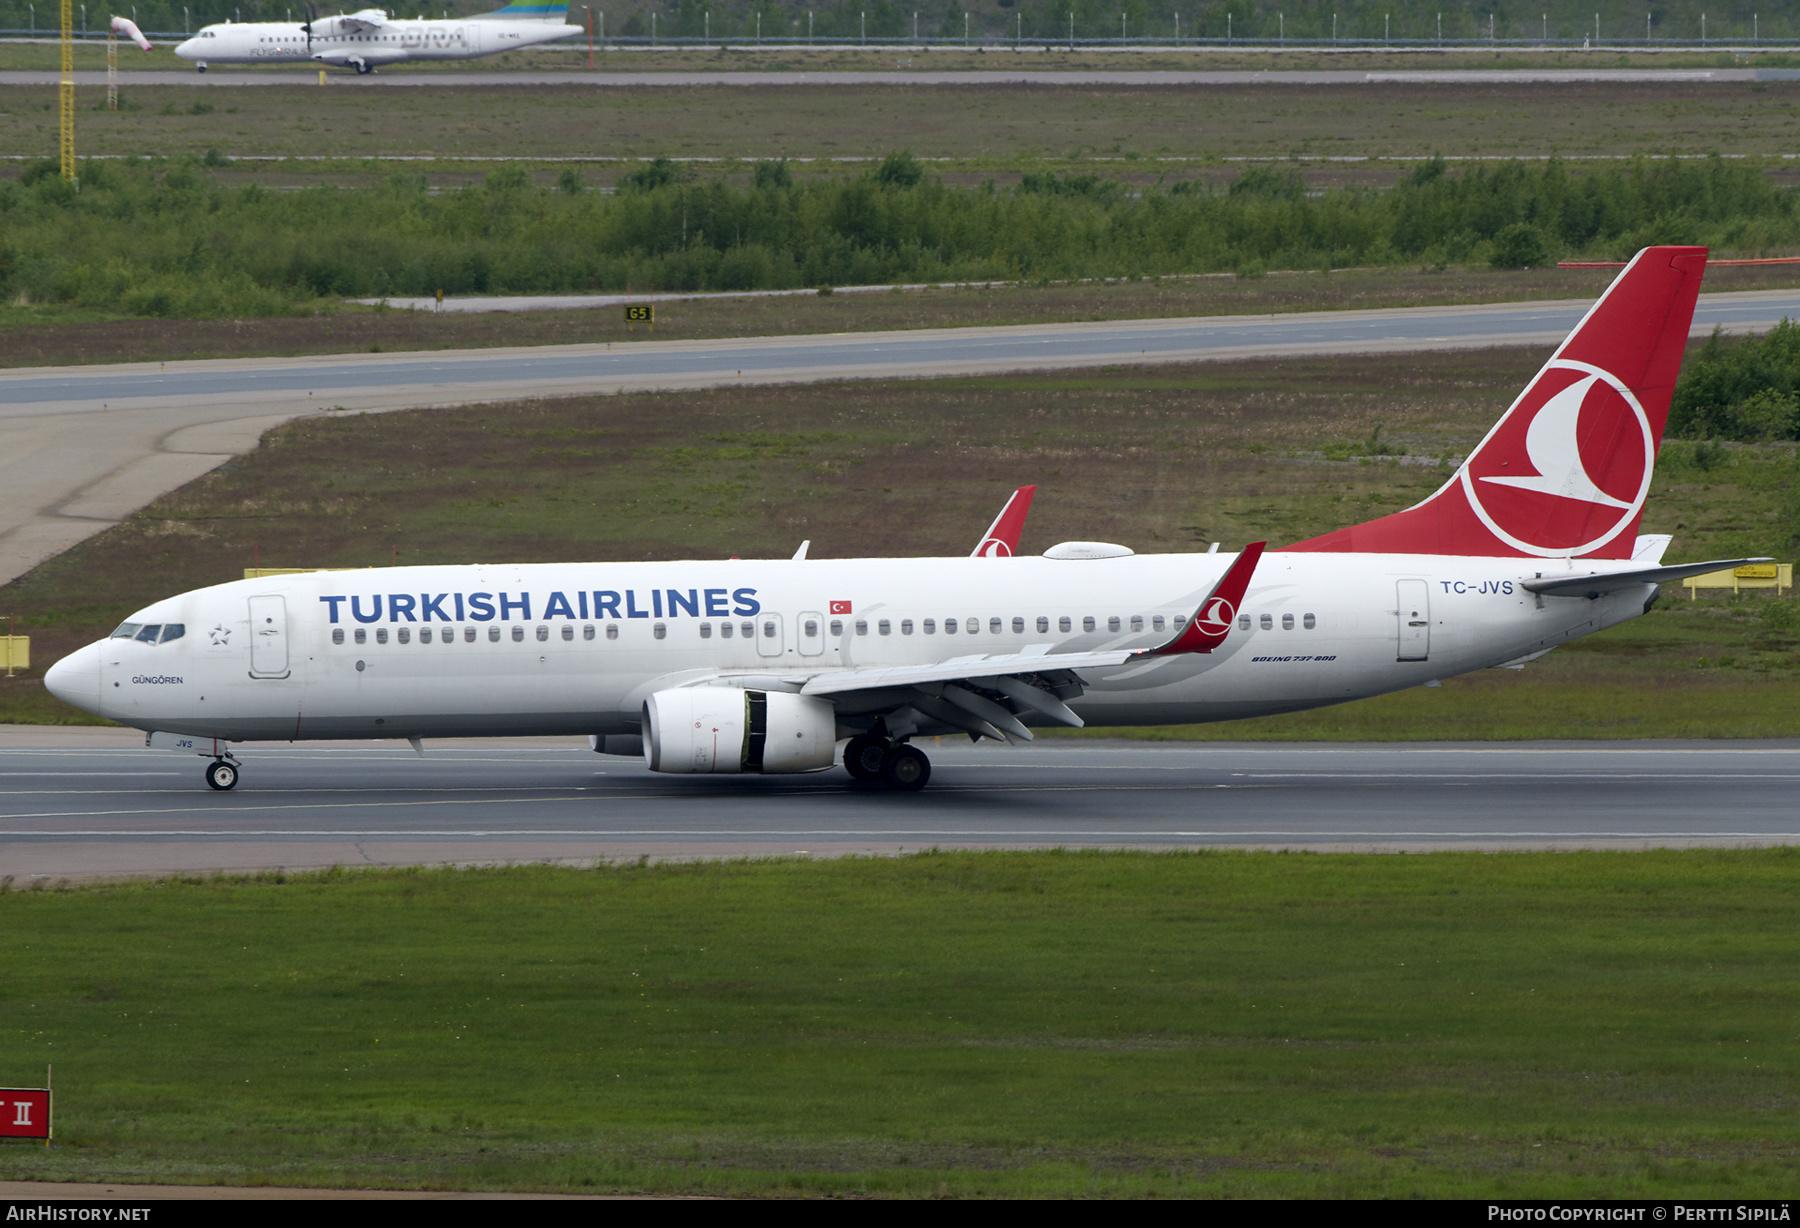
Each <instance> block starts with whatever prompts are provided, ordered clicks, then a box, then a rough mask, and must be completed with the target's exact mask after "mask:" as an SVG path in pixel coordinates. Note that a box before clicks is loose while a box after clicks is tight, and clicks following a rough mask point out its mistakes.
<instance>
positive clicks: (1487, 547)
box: [46, 247, 1754, 789]
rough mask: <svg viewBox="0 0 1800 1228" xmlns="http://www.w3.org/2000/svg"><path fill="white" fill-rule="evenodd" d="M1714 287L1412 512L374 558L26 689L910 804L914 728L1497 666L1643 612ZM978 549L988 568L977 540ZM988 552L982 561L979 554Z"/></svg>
mask: <svg viewBox="0 0 1800 1228" xmlns="http://www.w3.org/2000/svg"><path fill="white" fill-rule="evenodd" d="M1705 268H1706V251H1705V249H1704V248H1696V247H1653V248H1647V249H1645V250H1644V251H1642V252H1640V253H1639V254H1638V256H1637V257H1636V259H1634V260H1633V261H1632V262H1631V264H1630V265H1629V266H1628V267H1627V268H1626V269H1625V270H1624V272H1622V273H1621V274H1620V275H1619V277H1618V279H1617V280H1616V281H1614V283H1613V284H1612V286H1611V287H1610V288H1609V289H1608V290H1607V292H1606V294H1605V295H1604V296H1602V297H1601V299H1600V301H1599V302H1598V303H1596V304H1595V306H1594V307H1593V309H1592V310H1591V311H1589V313H1588V314H1587V316H1586V317H1585V318H1584V319H1583V320H1582V321H1581V323H1580V324H1579V325H1578V326H1577V327H1576V328H1575V331H1574V332H1573V333H1571V334H1570V335H1569V337H1568V339H1567V340H1566V341H1565V342H1564V343H1563V344H1562V346H1561V347H1560V348H1559V349H1558V350H1557V351H1556V353H1555V354H1554V355H1553V356H1552V357H1551V358H1550V360H1549V361H1548V362H1547V363H1545V364H1544V367H1543V369H1542V370H1540V371H1539V372H1538V374H1537V376H1536V377H1535V378H1534V379H1533V380H1532V381H1531V383H1530V384H1529V385H1528V386H1527V387H1526V389H1525V391H1524V392H1523V393H1521V394H1520V396H1519V398H1518V399H1517V400H1516V401H1514V402H1513V404H1512V406H1511V407H1510V408H1509V409H1508V410H1507V411H1506V413H1505V415H1504V416H1502V417H1501V419H1500V421H1499V422H1498V423H1497V424H1496V425H1495V426H1494V428H1493V429H1492V430H1491V431H1489V432H1488V434H1487V436H1486V437H1485V438H1484V439H1483V440H1482V441H1481V443H1480V444H1479V445H1477V446H1476V448H1475V450H1474V451H1473V452H1472V453H1470V455H1469V457H1468V459H1467V460H1466V461H1464V462H1463V464H1462V466H1461V468H1459V469H1458V470H1457V472H1456V473H1455V475H1454V476H1452V477H1451V478H1450V480H1449V481H1448V482H1446V483H1445V484H1444V486H1443V487H1442V488H1440V489H1439V490H1438V491H1437V492H1436V493H1435V494H1433V495H1432V496H1431V497H1430V498H1428V499H1426V500H1425V501H1424V502H1422V503H1420V504H1418V505H1417V506H1416V507H1413V508H1410V509H1408V510H1406V511H1403V512H1397V513H1395V514H1393V515H1390V516H1384V517H1382V518H1381V519H1379V520H1374V521H1370V522H1368V523H1366V524H1360V525H1356V526H1354V527H1352V528H1347V529H1342V530H1339V531H1337V532H1334V533H1329V534H1327V535H1325V536H1323V537H1316V538H1312V539H1310V540H1308V541H1302V542H1297V543H1295V544H1293V545H1289V546H1286V547H1284V548H1282V549H1279V550H1271V551H1267V552H1264V549H1263V545H1262V543H1255V544H1252V545H1250V546H1248V547H1246V548H1245V549H1244V550H1243V551H1242V552H1240V553H1238V554H1235V555H1227V554H1217V553H1207V554H1163V555H1138V554H1133V553H1132V552H1131V551H1130V550H1128V549H1126V548H1125V547H1123V546H1114V545H1108V544H1105V543H1099V542H1064V543H1063V544H1061V545H1059V546H1055V547H1052V548H1051V549H1049V550H1047V551H1045V552H1044V554H1043V555H1042V556H1039V557H1006V555H1008V554H1010V553H1011V548H1012V547H1013V546H1016V544H1017V532H1018V527H1019V525H1020V524H1022V522H1023V519H1024V506H1025V502H1026V501H1027V500H1028V499H1029V494H1030V490H1029V488H1026V489H1024V490H1021V491H1020V492H1019V495H1018V496H1015V500H1014V502H1013V503H1011V504H1009V505H1008V509H1007V510H1006V511H1004V512H1003V513H1002V516H1001V517H1000V519H998V520H996V522H995V526H994V528H992V529H990V531H989V534H987V535H985V536H984V538H983V542H982V544H981V545H980V546H978V547H977V550H976V553H975V555H973V556H971V557H968V558H922V559H921V558H897V559H845V560H819V559H806V558H804V557H803V555H804V550H802V556H797V557H796V558H793V559H785V560H754V559H729V560H690V561H684V562H667V563H583V564H520V565H517V566H502V565H476V566H444V567H400V568H393V569H389V570H372V571H339V572H325V571H321V572H315V573H311V574H302V575H291V576H282V577H279V578H263V579H251V580H241V581H235V582H233V583H229V584H221V585H218V586H216V587H213V588H204V589H199V590H197V591H194V592H190V593H184V594H182V595H181V596H178V597H171V598H169V599H167V600H166V601H159V602H157V603H156V604H155V605H152V606H150V607H148V608H147V609H144V610H141V611H139V612H138V613H136V614H133V615H132V616H131V618H130V619H129V620H127V621H126V622H125V623H124V624H123V625H122V626H120V627H119V629H118V630H117V631H116V632H115V633H114V634H113V635H112V636H111V637H110V638H108V639H105V640H101V641H100V642H98V643H95V644H90V645H88V646H87V647H86V648H83V649H81V650H79V651H77V652H75V653H74V654H72V655H70V656H69V657H67V658H65V659H64V660H62V661H59V662H58V663H57V664H56V665H55V666H54V667H52V669H51V670H50V672H49V674H48V676H47V678H46V682H47V683H48V685H49V687H50V689H51V691H53V692H54V693H55V694H56V695H57V696H59V697H60V698H62V699H65V700H67V701H68V702H70V703H72V704H76V705H78V706H79V707H82V708H84V709H86V710H88V711H90V712H94V713H96V714H98V715H101V716H105V717H108V718H111V719H112V720H116V721H121V722H123V723H125V724H127V725H132V726H135V727H137V728H140V729H143V730H146V731H147V732H148V733H149V735H150V736H149V738H148V742H149V744H150V745H151V746H153V747H165V748H169V749H175V750H185V751H189V752H193V753H198V754H201V755H203V756H204V757H206V758H207V759H209V760H211V763H210V764H209V766H208V767H207V780H208V782H209V783H210V784H212V785H213V787H214V788H230V787H232V786H233V785H234V784H235V783H236V782H237V779H238V771H239V765H238V761H237V759H236V757H235V755H234V753H233V748H232V745H231V744H232V743H241V742H257V741H300V740H306V739H315V738H371V737H373V738H404V739H408V740H411V741H413V743H414V744H415V746H416V745H417V744H418V741H419V739H422V738H428V737H458V736H496V735H502V736H503V735H525V734H587V735H589V737H590V739H591V741H592V744H593V746H594V749H596V750H598V751H602V752H607V753H631V754H636V753H642V754H643V755H644V757H645V759H646V761H647V763H648V765H649V767H650V768H651V769H652V770H654V771H658V772H678V773H695V772H730V773H736V772H760V773H782V772H811V771H819V770H822V769H825V768H829V767H831V766H833V764H834V763H836V762H837V761H838V744H839V743H840V742H845V741H847V742H848V745H847V746H845V748H844V752H843V757H842V762H843V764H844V766H845V768H846V769H847V770H848V771H849V772H850V774H851V775H852V776H854V777H857V778H859V779H864V780H870V779H878V780H880V781H881V782H883V783H884V784H886V785H887V786H888V787H889V788H892V789H916V788H919V787H921V786H922V785H924V783H925V781H926V779H927V778H928V777H929V775H930V764H929V762H928V761H927V760H926V758H925V756H924V754H923V753H922V752H921V751H920V750H919V749H918V748H917V747H916V746H914V745H912V744H911V743H912V739H914V738H917V737H919V736H921V735H942V734H961V733H966V734H968V735H969V736H970V737H972V738H992V739H999V740H1005V739H1024V740H1028V739H1030V738H1031V737H1032V730H1031V727H1032V726H1034V725H1039V726H1041V725H1043V724H1046V723H1056V724H1063V725H1072V726H1079V725H1082V724H1083V723H1085V722H1096V723H1099V724H1103V725H1146V724H1165V723H1171V722H1197V721H1220V720H1230V719H1233V718H1236V717H1247V716H1262V715H1269V714H1273V713H1281V712H1294V711H1298V710H1301V709H1304V708H1315V707H1319V706H1322V705H1325V704H1332V703H1340V702H1343V701H1345V700H1351V699H1360V698H1363V697H1365V696H1370V695H1378V694H1381V693H1383V692H1388V691H1396V690H1401V689H1403V688H1406V687H1412V686H1417V685H1419V684H1421V683H1425V682H1428V681H1431V680H1434V679H1438V678H1443V677H1447V676H1450V675H1454V674H1461V673H1464V672H1467V671H1470V670H1476V669H1482V668H1485V667H1489V666H1497V665H1509V664H1518V663H1522V662H1524V661H1528V660H1530V659H1532V658H1533V657H1537V656H1541V655H1542V654H1544V653H1546V652H1548V651H1550V650H1551V649H1553V648H1555V647H1556V646H1557V645H1559V644H1563V643H1566V642H1567V641H1569V640H1572V639H1575V638H1577V637H1579V636H1583V635H1588V634H1591V633H1592V632H1595V631H1600V630H1603V629H1604V628H1607V627H1611V626H1613V625H1615V624H1617V623H1621V622H1624V621H1625V620H1627V619H1630V618H1633V617H1636V616H1637V615H1638V614H1641V613H1643V612H1645V611H1646V610H1648V609H1649V607H1650V604H1651V603H1652V602H1653V601H1654V600H1655V598H1656V594H1657V585H1658V584H1659V583H1660V582H1663V581H1667V580H1674V579H1678V578H1680V577H1683V576H1689V575H1695V574H1699V573H1700V572H1703V571H1711V570H1714V569H1716V568H1720V567H1725V566H1731V565H1732V564H1734V563H1737V562H1750V561H1754V560H1712V561H1708V562H1705V563H1692V564H1683V565H1680V566H1672V567H1665V566H1663V565H1662V563H1661V558H1662V554H1663V551H1664V549H1665V548H1666V547H1667V545H1668V543H1669V538H1667V537H1663V536H1640V535H1639V534H1638V528H1639V525H1640V521H1641V518H1642V515H1643V509H1644V500H1645V496H1646V495H1647V493H1648V492H1649V489H1650V475H1651V469H1652V466H1653V464H1654V462H1655V458H1656V451H1657V447H1658V444H1659V441H1660V439H1661V435H1662V429H1663V424H1664V420H1665V419H1666V417H1667V415H1668V410H1669V400H1670V396H1671V394H1672V392H1673V389H1674V385H1675V377H1676V373H1677V371H1678V370H1679V368H1680V365H1681V355H1682V350H1683V347H1684V346H1685V345H1686V343H1687V337H1688V330H1689V324H1690V321H1691V319H1692V316H1693V310H1694V301H1695V296H1696V295H1697V294H1698V292H1699V289H1700V280H1701V277H1702V275H1703V274H1704V272H1705ZM995 542H998V543H999V545H994V544H992V543H995ZM995 555H998V556H999V557H994V556H995Z"/></svg>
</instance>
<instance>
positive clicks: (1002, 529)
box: [969, 486, 1037, 559]
mask: <svg viewBox="0 0 1800 1228" xmlns="http://www.w3.org/2000/svg"><path fill="white" fill-rule="evenodd" d="M1035 494H1037V487H1036V486H1021V487H1019V489H1017V490H1015V491H1013V493H1012V498H1010V499H1008V500H1007V501H1006V506H1005V507H1003V508H1001V509H1000V514H999V515H998V516H996V517H994V523H993V524H991V525H989V526H988V531H987V532H986V533H983V534H982V535H981V540H980V541H979V542H976V543H975V548H974V549H973V550H971V551H969V556H970V557H971V558H990V559H1010V558H1011V557H1012V556H1013V555H1015V554H1017V553H1018V552H1019V536H1020V534H1022V533H1024V532H1025V514H1026V513H1027V512H1029V511H1031V496H1033V495H1035Z"/></svg>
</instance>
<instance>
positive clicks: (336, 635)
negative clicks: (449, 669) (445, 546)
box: [331, 623, 663, 644]
mask: <svg viewBox="0 0 1800 1228" xmlns="http://www.w3.org/2000/svg"><path fill="white" fill-rule="evenodd" d="M415 634H417V635H418V637H419V643H421V644H429V643H432V642H433V640H434V639H435V640H436V641H438V642H440V643H444V644H453V643H455V642H456V630H455V628H452V627H442V628H439V629H438V630H436V631H435V632H434V631H433V630H432V628H430V627H420V628H419V629H418V631H417V632H416V633H415V632H414V631H413V629H412V628H411V627H396V628H394V639H395V640H396V641H397V642H399V643H402V644H410V643H412V639H413V636H414V635H415ZM511 634H512V641H513V643H515V644H522V643H524V642H525V628H524V627H522V626H519V625H517V624H514V626H513V628H512V633H511ZM597 634H598V632H597V631H596V629H595V627H594V624H593V623H585V624H583V625H582V628H581V638H582V639H584V640H591V639H593V638H594V637H595V635H597ZM536 637H537V639H538V640H539V641H548V640H549V639H550V628H549V627H548V626H546V625H544V624H539V626H538V628H537V632H536ZM662 637H663V625H662V624H661V623H657V624H656V638H657V639H659V640H660V639H661V638H662ZM344 638H345V637H344V629H343V628H342V627H333V628H332V629H331V642H332V643H333V644H342V643H343V642H344ZM350 638H351V640H352V642H353V643H357V644H367V643H368V642H369V629H368V628H367V627H358V628H356V629H355V630H354V631H352V632H351V635H350ZM462 638H463V643H465V644H473V643H474V642H475V641H476V640H478V639H479V638H481V637H480V630H479V628H476V627H464V628H463V629H462ZM487 638H488V642H489V643H490V644H498V643H499V642H500V639H501V635H500V628H499V627H493V626H490V627H489V628H488V629H487ZM562 638H563V639H564V640H565V641H569V642H573V641H574V639H575V625H574V624H573V623H564V624H563V625H562ZM606 638H607V639H609V640H616V639H618V638H619V624H618V623H608V624H607V625H606ZM375 642H376V643H377V644H385V643H387V642H388V629H387V628H386V627H377V628H375Z"/></svg>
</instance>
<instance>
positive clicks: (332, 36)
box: [175, 4, 581, 73]
mask: <svg viewBox="0 0 1800 1228" xmlns="http://www.w3.org/2000/svg"><path fill="white" fill-rule="evenodd" d="M568 11H569V6H568V5H566V4H509V5H507V6H506V7H505V8H503V9H501V10H499V11H498V12H494V13H483V14H482V15H481V16H479V17H466V18H456V19H454V20H445V21H431V20H407V19H404V18H393V17H390V16H388V14H387V13H386V12H385V11H384V10H382V9H362V10H360V11H358V12H355V13H351V14H350V15H349V16H347V17H345V16H339V17H314V18H313V19H312V20H310V21H302V22H292V21H250V22H236V21H225V22H220V23H218V24H217V25H211V26H205V27H203V28H202V29H201V31H200V32H199V33H198V34H196V35H194V36H193V37H192V38H190V39H188V40H187V41H185V42H183V43H181V44H179V45H178V46H177V47H176V48H175V54H176V55H178V56H180V57H181V58H182V59H184V60H192V61H194V66H195V67H196V68H198V69H199V70H200V71H201V72H205V71H206V68H207V65H209V64H306V63H310V62H312V61H317V62H318V63H321V64H329V65H331V66H332V67H335V68H354V69H355V70H356V71H357V72H359V73H366V72H373V71H374V70H375V69H377V68H380V67H382V66H383V65H387V64H400V63H404V62H406V61H408V60H472V59H474V58H475V57H476V56H482V55H493V54H494V53H495V52H499V51H517V50H519V49H520V48H521V47H530V46H532V45H533V44H535V43H548V42H552V41H554V40H556V39H559V38H568V37H569V36H570V35H571V34H579V33H581V27H580V26H571V25H565V24H563V18H564V16H565V15H567V13H568Z"/></svg>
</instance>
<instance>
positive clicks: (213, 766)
mask: <svg viewBox="0 0 1800 1228" xmlns="http://www.w3.org/2000/svg"><path fill="white" fill-rule="evenodd" d="M237 782H238V765H237V763H236V762H235V761H234V760H230V759H214V760H213V761H212V762H211V763H209V764H207V765H206V783H207V784H209V785H211V786H212V787H213V788H215V789H217V790H219V791H220V792H221V793H223V792H225V791H226V790H229V789H235V788H237Z"/></svg>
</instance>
